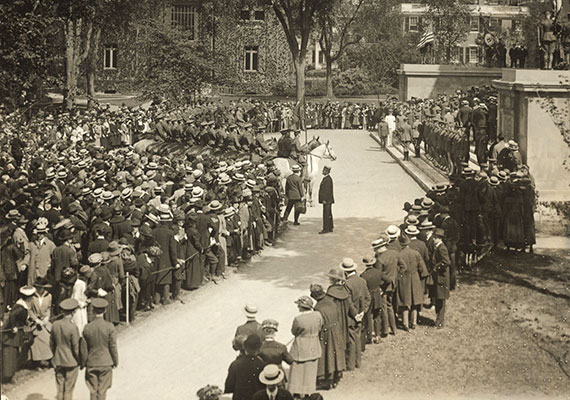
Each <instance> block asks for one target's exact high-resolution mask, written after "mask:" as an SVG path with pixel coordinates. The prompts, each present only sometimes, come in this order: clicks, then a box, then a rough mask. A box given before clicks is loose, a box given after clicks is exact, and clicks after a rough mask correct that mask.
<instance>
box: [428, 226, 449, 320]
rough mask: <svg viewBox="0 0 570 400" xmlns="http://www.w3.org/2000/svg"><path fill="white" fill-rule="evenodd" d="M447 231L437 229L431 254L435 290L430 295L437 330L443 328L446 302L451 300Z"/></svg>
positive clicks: (434, 233)
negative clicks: (445, 239)
mask: <svg viewBox="0 0 570 400" xmlns="http://www.w3.org/2000/svg"><path fill="white" fill-rule="evenodd" d="M444 237H445V231H444V230H443V229H441V228H436V229H435V230H434V232H433V251H432V252H431V258H430V264H431V269H430V271H432V276H433V281H434V285H433V290H432V293H430V295H431V296H430V297H431V298H432V302H434V303H435V313H436V320H435V325H436V327H437V328H439V329H441V328H443V324H444V321H445V302H446V300H447V299H449V287H450V273H449V267H450V265H451V261H450V259H449V253H448V251H447V247H445V243H443V239H444Z"/></svg>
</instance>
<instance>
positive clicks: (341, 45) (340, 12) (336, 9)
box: [318, 0, 367, 98]
mask: <svg viewBox="0 0 570 400" xmlns="http://www.w3.org/2000/svg"><path fill="white" fill-rule="evenodd" d="M366 1H367V0H330V2H329V3H328V4H327V5H326V7H322V8H321V9H320V10H319V13H318V22H319V29H320V32H319V44H320V46H321V50H322V51H323V54H324V56H325V64H326V90H327V92H326V96H327V97H329V98H330V97H334V92H333V83H332V65H333V63H334V62H336V61H337V60H338V59H339V58H340V57H341V56H342V55H343V53H344V51H345V50H346V48H347V47H349V46H352V45H354V44H356V43H358V42H359V41H360V39H361V38H362V36H361V35H360V34H358V32H354V30H353V28H354V25H355V24H356V23H357V21H358V19H359V17H360V14H361V10H362V9H363V5H364V4H365V3H366Z"/></svg>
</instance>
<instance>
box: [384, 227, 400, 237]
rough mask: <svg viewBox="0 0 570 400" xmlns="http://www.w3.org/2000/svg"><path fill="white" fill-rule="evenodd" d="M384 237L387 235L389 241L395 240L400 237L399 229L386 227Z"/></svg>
mask: <svg viewBox="0 0 570 400" xmlns="http://www.w3.org/2000/svg"><path fill="white" fill-rule="evenodd" d="M386 235H388V238H390V239H396V238H397V237H398V236H400V228H398V227H397V226H396V225H388V228H386Z"/></svg>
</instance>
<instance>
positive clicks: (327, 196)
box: [319, 166, 334, 234]
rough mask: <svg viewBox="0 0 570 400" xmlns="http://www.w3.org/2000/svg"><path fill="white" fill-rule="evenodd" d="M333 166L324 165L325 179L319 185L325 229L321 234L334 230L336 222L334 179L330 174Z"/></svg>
mask: <svg viewBox="0 0 570 400" xmlns="http://www.w3.org/2000/svg"><path fill="white" fill-rule="evenodd" d="M330 172H331V167H329V166H324V167H323V180H322V181H321V186H320V187H319V204H322V205H323V230H322V231H320V232H319V234H323V233H329V232H332V231H333V229H334V222H333V216H332V205H333V204H334V193H333V180H332V178H331V176H330Z"/></svg>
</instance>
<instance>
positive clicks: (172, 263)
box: [152, 205, 179, 304]
mask: <svg viewBox="0 0 570 400" xmlns="http://www.w3.org/2000/svg"><path fill="white" fill-rule="evenodd" d="M162 206H164V207H162V208H163V210H159V212H160V224H159V225H158V226H157V227H156V228H154V229H153V231H152V237H153V238H154V240H156V242H157V243H158V245H159V246H160V250H162V253H161V255H160V256H159V257H158V269H159V270H163V272H161V273H160V274H158V275H157V277H156V285H157V286H158V287H157V292H158V293H160V295H161V300H162V304H170V303H171V302H172V298H171V295H170V285H171V284H172V270H171V269H169V268H177V267H179V265H178V258H177V254H176V250H177V248H176V241H175V240H174V231H173V230H172V229H171V226H170V224H169V223H170V222H172V215H171V214H170V210H167V208H168V206H165V205H162Z"/></svg>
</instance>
